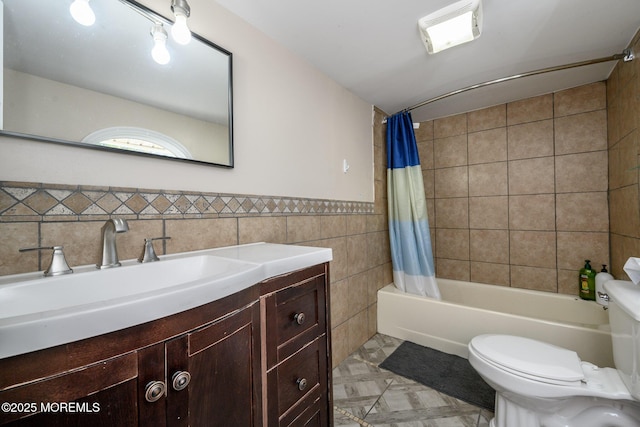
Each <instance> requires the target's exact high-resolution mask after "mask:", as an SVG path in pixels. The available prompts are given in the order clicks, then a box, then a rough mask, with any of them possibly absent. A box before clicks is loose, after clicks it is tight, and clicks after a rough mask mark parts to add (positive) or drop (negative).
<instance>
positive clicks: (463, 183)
mask: <svg viewBox="0 0 640 427" xmlns="http://www.w3.org/2000/svg"><path fill="white" fill-rule="evenodd" d="M434 176H435V179H434V181H435V195H436V197H467V196H468V195H469V173H468V170H467V166H459V167H455V168H445V169H436V170H435V175H434Z"/></svg>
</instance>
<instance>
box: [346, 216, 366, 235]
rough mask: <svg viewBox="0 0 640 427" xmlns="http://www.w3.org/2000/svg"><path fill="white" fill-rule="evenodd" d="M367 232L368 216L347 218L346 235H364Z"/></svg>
mask: <svg viewBox="0 0 640 427" xmlns="http://www.w3.org/2000/svg"><path fill="white" fill-rule="evenodd" d="M366 232H367V216H366V215H349V216H348V217H347V229H346V234H362V233H366Z"/></svg>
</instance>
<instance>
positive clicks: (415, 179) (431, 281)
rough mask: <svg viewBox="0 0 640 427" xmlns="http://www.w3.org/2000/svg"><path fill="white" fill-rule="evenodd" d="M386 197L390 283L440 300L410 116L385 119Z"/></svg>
mask: <svg viewBox="0 0 640 427" xmlns="http://www.w3.org/2000/svg"><path fill="white" fill-rule="evenodd" d="M387 193H388V204H389V237H390V243H391V260H392V263H393V281H394V283H395V285H396V287H397V288H398V289H400V290H402V291H404V292H408V293H412V294H418V295H426V296H429V297H432V298H437V299H440V290H439V289H438V284H437V282H436V278H435V268H434V265H433V251H432V249H431V236H430V234H429V220H428V216H427V201H426V198H425V194H424V183H423V181H422V169H421V167H420V159H419V157H418V146H417V144H416V138H415V135H414V133H413V121H412V119H411V113H409V112H402V113H398V114H395V115H393V116H391V117H389V118H388V119H387Z"/></svg>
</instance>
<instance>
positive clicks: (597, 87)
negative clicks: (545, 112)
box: [554, 82, 607, 117]
mask: <svg viewBox="0 0 640 427" xmlns="http://www.w3.org/2000/svg"><path fill="white" fill-rule="evenodd" d="M606 102H607V89H606V85H605V83H604V82H597V83H592V84H588V85H583V86H578V87H575V88H572V89H567V90H563V91H560V92H556V93H555V94H554V111H555V115H556V117H560V116H566V115H569V114H577V113H583V112H585V111H593V110H602V109H604V108H606Z"/></svg>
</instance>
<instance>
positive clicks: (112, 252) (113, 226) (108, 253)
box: [97, 218, 129, 269]
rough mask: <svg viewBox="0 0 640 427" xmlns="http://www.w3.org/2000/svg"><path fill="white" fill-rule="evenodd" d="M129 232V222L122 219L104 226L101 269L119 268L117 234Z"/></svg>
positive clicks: (110, 221) (111, 221)
mask: <svg viewBox="0 0 640 427" xmlns="http://www.w3.org/2000/svg"><path fill="white" fill-rule="evenodd" d="M125 231H129V224H127V221H125V220H124V219H120V218H112V219H109V220H107V222H106V223H105V224H104V225H103V226H102V262H100V263H99V264H97V267H98V268H100V269H104V268H112V267H119V266H120V261H119V260H118V248H117V246H116V233H124V232H125Z"/></svg>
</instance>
